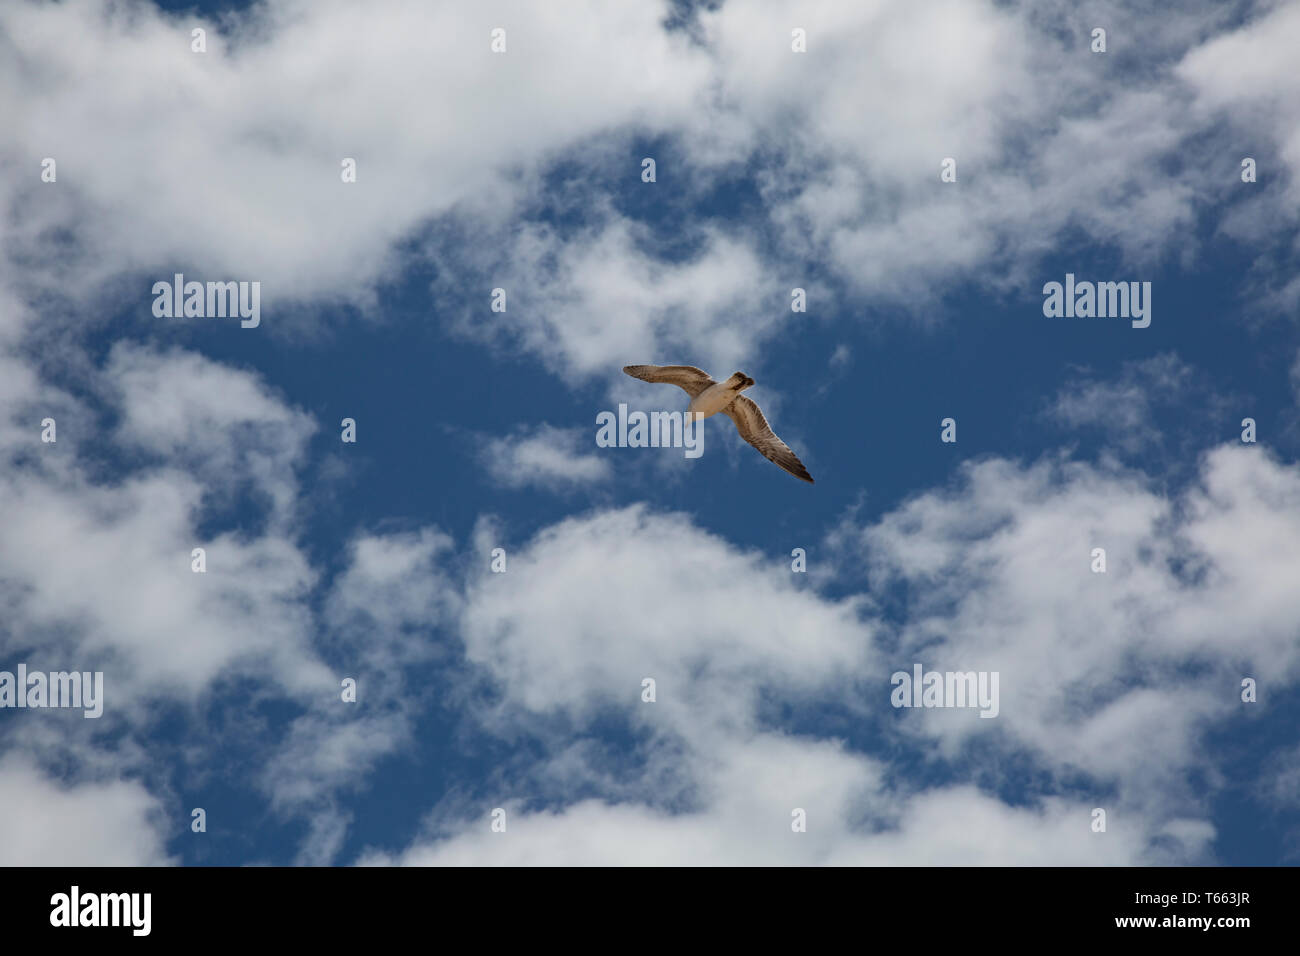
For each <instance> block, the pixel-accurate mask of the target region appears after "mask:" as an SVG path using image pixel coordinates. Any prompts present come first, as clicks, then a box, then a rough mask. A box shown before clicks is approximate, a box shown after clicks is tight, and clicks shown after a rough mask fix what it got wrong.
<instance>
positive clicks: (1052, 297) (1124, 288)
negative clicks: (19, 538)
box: [1043, 272, 1151, 329]
mask: <svg viewBox="0 0 1300 956" xmlns="http://www.w3.org/2000/svg"><path fill="white" fill-rule="evenodd" d="M1043 296H1044V298H1043V315H1045V316H1047V317H1048V318H1049V319H1059V318H1062V317H1064V318H1068V319H1073V318H1076V317H1077V318H1081V319H1090V318H1098V319H1132V320H1133V328H1135V329H1145V328H1146V327H1147V326H1148V325H1150V324H1151V283H1150V282H1086V281H1085V282H1075V281H1074V273H1073V272H1067V273H1066V274H1065V284H1064V285H1062V284H1061V283H1060V282H1048V283H1047V284H1046V285H1044V286H1043Z"/></svg>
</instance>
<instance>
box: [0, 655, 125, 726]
mask: <svg viewBox="0 0 1300 956" xmlns="http://www.w3.org/2000/svg"><path fill="white" fill-rule="evenodd" d="M0 707H31V708H34V709H35V708H42V707H76V708H81V709H82V710H84V711H85V713H84V714H83V715H82V716H84V717H88V718H93V717H100V716H102V715H103V713H104V672H103V671H95V672H93V673H92V672H90V671H51V672H50V673H48V674H46V673H44V672H42V671H30V672H29V671H28V670H27V665H26V664H19V665H18V672H17V673H16V674H15V673H13V672H11V671H0Z"/></svg>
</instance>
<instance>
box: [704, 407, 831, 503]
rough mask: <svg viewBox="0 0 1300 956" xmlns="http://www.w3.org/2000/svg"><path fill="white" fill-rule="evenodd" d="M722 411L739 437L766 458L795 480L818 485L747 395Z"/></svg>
mask: <svg viewBox="0 0 1300 956" xmlns="http://www.w3.org/2000/svg"><path fill="white" fill-rule="evenodd" d="M722 411H723V413H724V414H726V416H727V417H728V418H730V419H731V420H732V421H733V422H735V423H736V431H738V432H740V437H741V438H743V439H745V441H747V442H749V443H750V444H751V445H753V446H754V447H755V448H757V449H758V450H759V452H760V453H761V454H762V456H763V457H764V458H766V459H767V460H768V461H772V462H775V463H776V464H778V465H780V466H781V467H782V468H784V469H785V470H786V471H788V472H790V474H792V475H794V476H795V477H796V478H802V479H803V480H804V481H806V482H808V483H809V484H815V482H814V481H813V477H812V475H810V474H808V469H807V468H805V467H804V466H803V462H801V461H800V460H799V459H798V457H796V456H795V453H794V452H792V451H791V450H790V446H789V445H787V444H786V443H785V442H783V441H781V439H779V438H777V437H776V433H775V432H773V431H772V426H771V425H769V424H768V423H767V419H766V418H764V417H763V410H762V409H761V408H759V407H758V406H757V405H756V404H755V403H754V402H753V401H752V400H751V399H748V398H746V397H745V396H744V395H737V396H736V400H735V401H734V402H732V403H731V404H730V405H728V406H727V407H726V408H724V409H723V410H722Z"/></svg>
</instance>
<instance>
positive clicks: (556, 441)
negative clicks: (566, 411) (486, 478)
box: [481, 415, 612, 490]
mask: <svg viewBox="0 0 1300 956" xmlns="http://www.w3.org/2000/svg"><path fill="white" fill-rule="evenodd" d="M592 420H593V424H592V426H591V428H590V430H584V429H581V428H555V427H553V426H551V425H540V426H538V427H536V428H533V429H532V430H531V431H530V430H528V429H525V428H518V429H516V430H515V432H514V434H512V435H507V436H505V437H502V438H492V439H487V440H486V441H485V442H484V443H483V447H482V450H481V456H482V459H483V463H484V465H485V466H486V467H487V470H488V474H489V475H491V477H492V479H493V480H494V481H496V482H497V483H498V484H501V485H504V486H505V487H507V488H524V487H527V486H529V485H537V486H539V487H542V488H553V489H559V490H565V489H572V488H580V487H584V486H588V485H593V484H599V483H601V482H605V481H608V480H609V478H610V476H611V474H612V469H611V467H610V463H609V459H608V458H602V457H601V456H600V454H598V453H597V451H596V450H595V449H596V442H595V436H596V426H595V424H594V421H595V416H594V415H593V416H592Z"/></svg>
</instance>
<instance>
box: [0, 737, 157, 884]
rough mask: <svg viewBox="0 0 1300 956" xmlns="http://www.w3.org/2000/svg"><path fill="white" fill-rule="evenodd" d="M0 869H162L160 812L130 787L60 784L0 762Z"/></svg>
mask: <svg viewBox="0 0 1300 956" xmlns="http://www.w3.org/2000/svg"><path fill="white" fill-rule="evenodd" d="M0 805H2V806H3V807H4V808H5V812H4V814H3V816H0V865H3V866H165V865H167V864H168V863H171V862H174V861H173V860H172V859H171V858H170V857H169V856H168V855H167V853H166V852H165V851H164V837H163V833H164V831H165V829H166V828H165V826H164V825H163V822H162V808H161V806H160V804H159V801H158V800H157V799H156V798H155V797H153V796H152V795H151V794H150V793H149V792H148V791H147V790H146V789H145V788H144V787H143V786H141V785H140V784H139V783H138V782H128V781H123V780H112V781H109V782H94V781H87V782H79V783H76V784H73V785H68V784H66V783H62V782H60V781H58V780H57V779H52V778H50V777H48V776H46V775H45V774H43V773H42V772H41V771H40V769H39V768H38V767H37V766H36V765H35V764H34V763H33V762H32V761H30V760H27V759H26V758H23V757H20V756H17V755H13V754H8V755H5V756H3V757H0Z"/></svg>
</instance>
